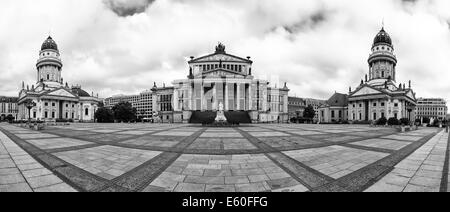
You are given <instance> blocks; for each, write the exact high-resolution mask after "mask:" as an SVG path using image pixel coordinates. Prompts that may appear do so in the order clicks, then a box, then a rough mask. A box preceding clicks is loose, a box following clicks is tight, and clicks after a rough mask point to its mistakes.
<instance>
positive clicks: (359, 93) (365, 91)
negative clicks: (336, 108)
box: [351, 86, 383, 96]
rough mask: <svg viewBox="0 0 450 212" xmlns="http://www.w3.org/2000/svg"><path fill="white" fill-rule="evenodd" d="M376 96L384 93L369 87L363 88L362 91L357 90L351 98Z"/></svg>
mask: <svg viewBox="0 0 450 212" xmlns="http://www.w3.org/2000/svg"><path fill="white" fill-rule="evenodd" d="M376 94H383V92H381V91H379V90H377V89H374V88H371V87H369V86H365V87H362V88H361V89H359V90H357V91H356V92H355V93H353V94H352V95H351V96H366V95H376Z"/></svg>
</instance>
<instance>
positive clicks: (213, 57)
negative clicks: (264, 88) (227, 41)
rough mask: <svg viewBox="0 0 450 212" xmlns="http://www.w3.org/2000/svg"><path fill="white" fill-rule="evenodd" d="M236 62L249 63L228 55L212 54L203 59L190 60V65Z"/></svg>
mask: <svg viewBox="0 0 450 212" xmlns="http://www.w3.org/2000/svg"><path fill="white" fill-rule="evenodd" d="M217 61H222V62H238V63H249V62H250V61H249V60H247V59H244V58H240V57H237V56H234V55H229V54H212V55H207V56H204V57H200V58H197V59H195V60H192V61H191V62H192V63H203V62H217Z"/></svg>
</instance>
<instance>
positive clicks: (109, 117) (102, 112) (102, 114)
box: [95, 107, 114, 123]
mask: <svg viewBox="0 0 450 212" xmlns="http://www.w3.org/2000/svg"><path fill="white" fill-rule="evenodd" d="M95 119H97V122H99V123H112V122H114V114H113V111H112V110H110V109H109V108H106V107H101V108H99V109H98V110H97V111H96V112H95Z"/></svg>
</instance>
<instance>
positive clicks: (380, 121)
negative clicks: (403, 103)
mask: <svg viewBox="0 0 450 212" xmlns="http://www.w3.org/2000/svg"><path fill="white" fill-rule="evenodd" d="M386 123H387V119H386V118H385V117H381V118H380V119H378V120H377V122H376V125H381V126H383V125H386Z"/></svg>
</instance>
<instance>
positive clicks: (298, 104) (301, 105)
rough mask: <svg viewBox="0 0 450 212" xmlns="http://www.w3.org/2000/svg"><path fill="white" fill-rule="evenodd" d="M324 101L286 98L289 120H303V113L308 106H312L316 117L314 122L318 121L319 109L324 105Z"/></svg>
mask: <svg viewBox="0 0 450 212" xmlns="http://www.w3.org/2000/svg"><path fill="white" fill-rule="evenodd" d="M325 102H326V101H325V100H319V99H311V98H299V97H289V98H288V104H289V106H288V111H289V119H292V118H303V112H304V111H305V109H306V108H307V107H308V106H312V107H313V108H314V111H315V112H316V115H315V117H314V121H318V120H319V107H320V106H321V105H323V104H325Z"/></svg>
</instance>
